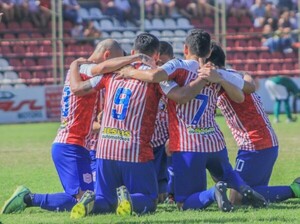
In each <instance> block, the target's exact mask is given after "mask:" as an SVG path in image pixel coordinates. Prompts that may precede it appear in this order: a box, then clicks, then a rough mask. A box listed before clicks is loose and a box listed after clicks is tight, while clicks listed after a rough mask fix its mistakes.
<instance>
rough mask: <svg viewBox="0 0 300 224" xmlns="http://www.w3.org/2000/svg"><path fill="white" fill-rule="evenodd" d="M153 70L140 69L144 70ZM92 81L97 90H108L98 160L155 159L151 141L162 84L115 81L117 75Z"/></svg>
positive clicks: (105, 76)
mask: <svg viewBox="0 0 300 224" xmlns="http://www.w3.org/2000/svg"><path fill="white" fill-rule="evenodd" d="M136 67H138V66H136ZM149 68H150V67H148V66H146V65H140V66H139V69H140V70H146V69H149ZM90 82H91V84H92V86H93V87H94V88H95V89H96V90H99V89H101V88H105V105H104V110H103V118H102V123H101V129H100V134H99V142H98V147H97V154H96V157H97V158H101V159H110V160H118V161H126V162H147V161H149V160H152V159H153V158H154V156H153V150H152V147H151V145H150V140H151V137H152V135H153V132H154V124H155V118H156V113H157V108H158V103H159V100H160V98H161V92H160V91H161V90H160V87H159V85H158V84H155V83H146V82H142V81H139V80H133V79H115V75H114V74H113V75H103V76H98V77H95V78H93V79H91V80H90Z"/></svg>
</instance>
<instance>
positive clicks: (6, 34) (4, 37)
mask: <svg viewBox="0 0 300 224" xmlns="http://www.w3.org/2000/svg"><path fill="white" fill-rule="evenodd" d="M3 39H16V35H14V34H13V33H5V34H4V35H3Z"/></svg>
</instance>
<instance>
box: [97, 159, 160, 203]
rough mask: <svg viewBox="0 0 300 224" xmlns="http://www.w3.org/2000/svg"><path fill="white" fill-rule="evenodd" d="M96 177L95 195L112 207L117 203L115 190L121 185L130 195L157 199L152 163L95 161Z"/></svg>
mask: <svg viewBox="0 0 300 224" xmlns="http://www.w3.org/2000/svg"><path fill="white" fill-rule="evenodd" d="M96 175H97V183H96V195H97V196H100V197H103V198H105V199H106V200H107V202H108V203H109V204H110V205H111V206H113V207H114V206H116V205H117V202H118V199H117V193H116V188H118V187H120V186H122V185H125V186H126V187H127V189H128V191H129V193H130V194H135V193H140V194H144V195H147V196H149V197H150V198H152V199H153V200H155V199H156V198H157V195H158V187H157V178H156V172H155V169H154V164H153V161H149V162H146V163H131V162H123V161H116V160H106V159H97V170H96Z"/></svg>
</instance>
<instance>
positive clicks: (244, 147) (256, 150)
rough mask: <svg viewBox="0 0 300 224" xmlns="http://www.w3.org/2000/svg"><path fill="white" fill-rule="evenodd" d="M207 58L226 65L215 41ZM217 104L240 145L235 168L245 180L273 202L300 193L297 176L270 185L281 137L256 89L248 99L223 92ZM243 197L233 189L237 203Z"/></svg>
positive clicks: (217, 63) (218, 64)
mask: <svg viewBox="0 0 300 224" xmlns="http://www.w3.org/2000/svg"><path fill="white" fill-rule="evenodd" d="M207 62H212V63H213V64H215V65H216V66H218V67H219V68H221V69H225V68H224V66H225V53H224V51H223V50H222V48H221V47H220V46H219V45H217V44H213V48H212V53H211V56H210V57H209V58H208V59H207ZM234 73H236V72H234V71H232V74H234ZM217 105H218V107H219V108H220V109H221V112H222V114H223V115H224V117H225V119H226V122H227V125H228V126H229V128H230V130H231V132H232V135H233V137H234V139H235V141H236V142H237V144H238V146H239V151H238V154H237V157H236V166H235V170H236V172H238V173H239V175H240V176H241V177H242V178H243V180H244V181H245V182H246V183H247V184H248V185H250V186H251V187H253V189H254V190H255V191H257V192H258V193H260V194H261V195H263V196H264V197H265V199H266V200H268V201H270V202H279V201H283V200H286V199H288V198H292V197H300V185H299V184H300V183H299V180H297V179H296V180H295V181H294V182H293V183H292V185H291V186H274V187H273V186H272V187H268V183H269V180H270V177H271V174H272V169H273V166H274V163H275V161H276V159H277V156H278V139H277V136H276V134H275V131H274V130H273V128H272V125H271V123H270V121H269V119H268V115H267V114H266V113H265V111H264V109H263V105H262V102H261V100H260V97H259V96H258V95H257V94H256V93H251V94H246V95H245V101H244V102H242V103H235V102H233V101H232V100H231V99H230V98H229V97H228V95H227V94H226V92H223V93H222V94H221V95H220V96H219V99H218V104H217ZM240 197H241V196H240V195H239V194H237V192H236V191H232V193H231V200H232V201H233V202H234V203H235V204H239V203H241V202H242V201H241V198H240Z"/></svg>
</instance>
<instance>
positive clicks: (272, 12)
mask: <svg viewBox="0 0 300 224" xmlns="http://www.w3.org/2000/svg"><path fill="white" fill-rule="evenodd" d="M277 23H278V11H277V9H276V7H275V5H274V4H273V3H272V2H267V3H266V6H265V24H270V25H271V26H272V29H273V30H277V27H278V24H277Z"/></svg>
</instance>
